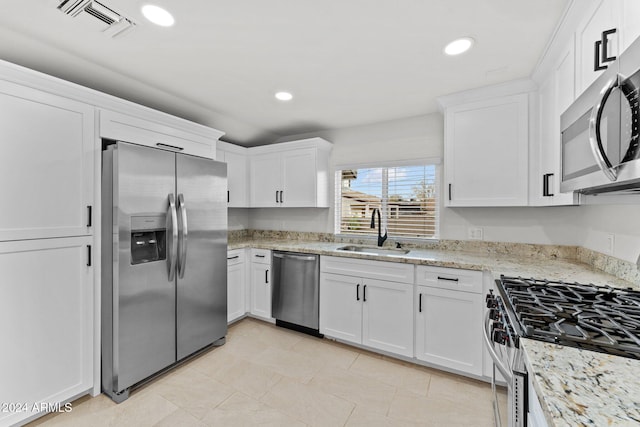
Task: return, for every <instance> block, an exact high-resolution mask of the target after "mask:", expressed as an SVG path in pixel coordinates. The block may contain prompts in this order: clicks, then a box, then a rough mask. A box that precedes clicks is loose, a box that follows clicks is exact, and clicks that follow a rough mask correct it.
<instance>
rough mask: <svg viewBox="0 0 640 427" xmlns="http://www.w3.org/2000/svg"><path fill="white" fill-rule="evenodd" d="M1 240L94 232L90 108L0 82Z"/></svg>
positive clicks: (92, 134) (92, 111)
mask: <svg viewBox="0 0 640 427" xmlns="http://www.w3.org/2000/svg"><path fill="white" fill-rule="evenodd" d="M0 111H2V114H0V139H1V140H2V141H3V142H4V144H3V153H2V156H0V182H2V183H3V185H2V198H3V200H4V207H3V209H1V210H0V241H2V240H21V239H43V238H53V237H65V236H82V235H87V234H91V233H92V229H93V222H94V221H93V220H94V218H92V215H93V214H94V213H95V212H93V210H92V209H93V206H94V200H93V185H94V159H93V152H94V151H93V147H94V109H93V107H91V106H90V105H87V104H83V103H80V102H77V101H73V100H71V99H67V98H64V97H61V96H56V95H52V94H50V93H46V92H42V91H39V90H35V89H31V88H28V87H25V86H21V85H17V84H14V83H10V82H7V81H3V80H0Z"/></svg>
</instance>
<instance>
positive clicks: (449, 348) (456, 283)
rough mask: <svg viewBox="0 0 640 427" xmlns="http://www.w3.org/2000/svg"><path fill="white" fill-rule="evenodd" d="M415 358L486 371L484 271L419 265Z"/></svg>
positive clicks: (478, 372) (466, 370)
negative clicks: (483, 321) (484, 361)
mask: <svg viewBox="0 0 640 427" xmlns="http://www.w3.org/2000/svg"><path fill="white" fill-rule="evenodd" d="M417 281H418V286H417V288H416V291H417V298H416V300H417V301H416V358H417V359H419V360H423V361H425V362H428V363H430V364H434V365H438V366H442V367H445V368H449V369H453V370H456V371H459V372H463V373H468V374H471V375H477V376H482V374H483V364H482V360H483V347H482V314H483V297H482V272H480V271H468V270H456V269H449V268H439V267H426V266H419V267H417Z"/></svg>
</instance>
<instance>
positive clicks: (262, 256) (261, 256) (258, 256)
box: [256, 255, 264, 258]
mask: <svg viewBox="0 0 640 427" xmlns="http://www.w3.org/2000/svg"><path fill="white" fill-rule="evenodd" d="M256 258H264V255H256Z"/></svg>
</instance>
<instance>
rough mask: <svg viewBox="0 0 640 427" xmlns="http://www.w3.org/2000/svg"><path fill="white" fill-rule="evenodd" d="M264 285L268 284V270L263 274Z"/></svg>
mask: <svg viewBox="0 0 640 427" xmlns="http://www.w3.org/2000/svg"><path fill="white" fill-rule="evenodd" d="M264 283H269V270H265V272H264Z"/></svg>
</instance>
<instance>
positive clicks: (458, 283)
mask: <svg viewBox="0 0 640 427" xmlns="http://www.w3.org/2000/svg"><path fill="white" fill-rule="evenodd" d="M416 283H417V284H418V285H423V286H430V287H432V288H442V289H452V290H457V291H464V292H473V293H476V294H481V293H482V271H475V270H462V269H458V268H444V267H431V266H426V265H420V266H418V267H417V268H416Z"/></svg>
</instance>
